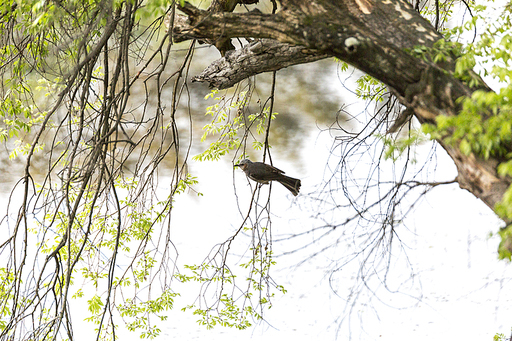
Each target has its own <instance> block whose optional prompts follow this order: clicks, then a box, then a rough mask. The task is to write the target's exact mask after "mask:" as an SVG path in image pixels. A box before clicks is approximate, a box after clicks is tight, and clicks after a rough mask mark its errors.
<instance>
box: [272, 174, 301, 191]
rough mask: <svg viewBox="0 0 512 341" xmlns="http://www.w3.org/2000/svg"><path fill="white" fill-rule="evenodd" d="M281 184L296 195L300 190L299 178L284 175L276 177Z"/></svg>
mask: <svg viewBox="0 0 512 341" xmlns="http://www.w3.org/2000/svg"><path fill="white" fill-rule="evenodd" d="M277 181H279V183H280V184H281V185H283V186H284V187H286V188H288V189H289V190H290V192H292V194H293V195H295V196H297V194H299V190H300V180H299V179H295V178H291V177H289V176H286V175H281V178H279V179H277Z"/></svg>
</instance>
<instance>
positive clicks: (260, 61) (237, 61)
mask: <svg viewBox="0 0 512 341" xmlns="http://www.w3.org/2000/svg"><path fill="white" fill-rule="evenodd" d="M327 57H328V55H322V54H318V53H317V52H316V51H311V50H308V49H305V48H304V47H302V46H293V45H290V44H282V43H279V42H276V41H275V40H270V39H261V40H256V41H254V42H252V43H251V44H248V45H246V46H244V47H243V48H241V49H238V50H233V51H227V53H226V55H225V56H224V57H223V58H221V59H218V60H216V61H214V62H213V63H212V64H211V65H210V66H208V67H207V68H206V69H205V70H204V71H203V72H202V73H201V74H199V75H197V76H196V77H194V78H192V80H193V81H194V82H208V83H209V84H210V87H212V88H217V89H226V88H229V87H231V86H233V85H235V84H236V83H238V82H240V81H241V80H244V79H246V78H248V77H251V76H254V75H256V74H258V73H262V72H268V71H275V70H279V69H282V68H285V67H288V66H290V65H296V64H301V63H309V62H314V61H316V60H319V59H323V58H327Z"/></svg>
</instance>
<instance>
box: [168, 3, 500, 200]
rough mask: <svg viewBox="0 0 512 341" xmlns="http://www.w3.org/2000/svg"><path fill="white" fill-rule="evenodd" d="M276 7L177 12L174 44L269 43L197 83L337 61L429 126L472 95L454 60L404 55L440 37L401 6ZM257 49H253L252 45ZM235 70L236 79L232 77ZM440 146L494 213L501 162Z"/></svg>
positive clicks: (226, 82) (228, 60)
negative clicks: (367, 78) (268, 9)
mask: <svg viewBox="0 0 512 341" xmlns="http://www.w3.org/2000/svg"><path fill="white" fill-rule="evenodd" d="M280 3H281V5H282V8H281V10H280V11H279V12H278V13H276V14H263V13H261V12H259V11H257V10H255V11H252V12H248V13H229V12H211V11H210V12H207V11H202V10H199V9H197V8H195V7H193V6H192V5H190V4H185V6H183V7H180V9H181V10H182V11H183V12H184V13H185V14H186V15H187V18H186V19H184V18H181V20H179V21H178V23H177V24H176V25H175V27H174V31H173V33H174V39H175V40H176V41H180V40H186V39H210V40H213V41H215V40H218V39H219V38H222V39H224V40H225V39H229V38H234V37H245V38H264V39H270V40H273V41H274V42H273V43H272V44H269V45H268V46H269V48H268V49H267V50H265V49H262V50H259V51H256V52H255V51H253V50H251V46H248V47H246V48H245V49H243V50H241V51H236V52H231V53H234V54H233V55H232V56H230V55H226V57H225V58H224V60H220V61H217V62H216V63H214V64H213V65H212V66H210V68H209V69H207V70H205V71H204V72H203V73H202V74H201V75H200V76H198V77H197V78H196V80H201V81H208V82H210V84H211V85H212V86H215V87H219V88H224V87H228V86H230V85H231V84H234V83H235V82H237V81H239V80H240V79H243V78H246V77H249V76H251V75H253V74H257V73H259V72H263V71H269V70H275V69H277V68H279V65H281V67H286V66H289V65H291V64H298V63H303V62H308V61H310V60H309V58H311V60H314V58H315V56H316V57H318V59H319V58H323V57H325V56H335V57H337V58H339V59H341V60H343V61H346V62H348V63H350V64H352V65H354V66H355V67H357V68H358V69H360V70H362V71H364V72H366V73H368V74H369V75H371V76H373V77H375V78H376V79H378V80H380V81H382V82H383V83H385V84H387V85H388V86H389V87H390V89H391V91H392V92H393V93H394V94H395V95H396V96H397V97H398V99H399V100H400V102H401V103H402V104H403V105H404V106H406V107H407V109H408V110H409V111H411V112H413V113H414V115H415V116H416V117H417V118H418V120H419V121H420V122H422V123H425V122H429V123H435V118H436V117H437V116H438V115H456V114H457V113H458V111H459V109H460V108H459V107H458V106H457V104H456V99H457V98H459V97H461V96H469V95H471V93H472V92H473V91H474V89H470V88H469V87H468V86H466V85H465V84H463V83H462V82H461V81H460V80H458V79H457V78H455V77H453V76H452V73H451V71H453V66H454V63H453V61H448V62H445V63H444V65H435V64H434V63H431V62H428V61H425V60H424V59H423V58H420V57H415V56H413V55H412V54H411V53H409V52H408V51H407V49H409V48H412V47H413V46H417V45H424V46H427V47H431V46H432V45H433V43H434V42H435V41H437V40H439V39H441V38H442V37H441V35H440V34H439V33H438V32H437V31H436V30H435V29H434V27H433V26H432V25H431V24H430V23H429V22H428V21H427V20H425V19H424V18H422V17H421V16H420V14H419V13H418V12H416V11H414V9H413V8H412V7H411V6H410V5H409V4H408V3H406V2H404V1H400V0H385V1H378V0H294V1H291V0H286V1H281V2H280ZM231 10H232V9H231ZM262 42H265V43H262V45H263V46H264V45H266V44H268V43H267V40H263V41H262ZM290 45H291V46H296V47H295V48H293V47H291V46H290ZM256 46H257V44H253V45H252V48H255V47H256ZM290 51H295V52H290ZM286 60H287V61H286ZM273 61H276V63H274V64H273ZM277 61H278V62H277ZM258 63H259V64H260V66H261V67H260V68H258ZM248 65H250V66H248ZM240 70H241V73H240V75H236V74H237V72H239V71H240ZM446 71H448V72H446ZM483 88H484V89H488V88H486V87H485V86H484V87H483ZM439 143H440V144H441V145H442V146H443V147H444V148H445V150H446V151H447V152H448V154H449V155H450V156H451V157H452V159H453V160H454V162H455V164H456V166H457V169H458V178H457V179H458V182H459V185H460V187H461V188H464V189H467V190H468V191H470V192H471V193H473V194H474V195H475V196H477V197H478V198H480V199H481V200H482V201H483V202H485V203H486V204H487V205H488V206H489V207H490V208H491V209H494V207H495V204H496V203H497V202H499V201H501V199H502V197H503V194H504V192H505V190H506V189H507V188H508V187H509V186H510V179H505V178H502V177H500V176H498V174H497V171H496V166H497V164H498V161H499V160H493V159H492V158H491V159H488V160H483V159H480V158H478V157H476V156H475V155H473V154H471V155H469V156H468V155H465V154H464V153H462V152H461V151H460V150H459V149H458V148H457V147H455V146H452V145H448V144H446V143H445V142H443V141H439Z"/></svg>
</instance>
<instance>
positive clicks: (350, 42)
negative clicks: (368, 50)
mask: <svg viewBox="0 0 512 341" xmlns="http://www.w3.org/2000/svg"><path fill="white" fill-rule="evenodd" d="M360 44H361V42H360V41H359V40H358V39H357V38H355V37H350V38H347V39H345V51H347V53H350V54H352V53H354V52H356V51H357V46H359V45H360Z"/></svg>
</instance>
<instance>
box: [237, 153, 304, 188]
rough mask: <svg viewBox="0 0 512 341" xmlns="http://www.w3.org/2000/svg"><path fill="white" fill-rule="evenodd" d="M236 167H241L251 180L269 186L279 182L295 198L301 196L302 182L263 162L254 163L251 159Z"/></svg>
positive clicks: (244, 160)
mask: <svg viewBox="0 0 512 341" xmlns="http://www.w3.org/2000/svg"><path fill="white" fill-rule="evenodd" d="M235 167H240V169H241V170H243V171H244V172H245V175H247V177H248V178H249V179H251V180H254V181H256V182H258V183H260V184H268V183H269V182H270V181H274V180H275V181H277V182H279V183H280V184H281V185H283V186H284V187H286V188H287V189H288V190H289V191H290V192H292V194H293V195H294V196H297V194H299V190H300V180H299V179H295V178H292V177H289V176H286V175H284V172H283V171H282V170H280V169H277V168H276V167H274V166H271V165H267V164H266V163H263V162H252V161H251V160H249V159H243V160H242V161H240V163H238V164H236V165H235Z"/></svg>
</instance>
